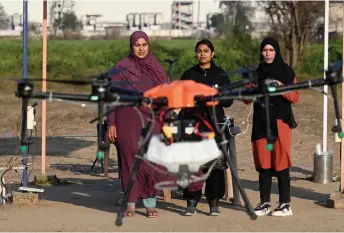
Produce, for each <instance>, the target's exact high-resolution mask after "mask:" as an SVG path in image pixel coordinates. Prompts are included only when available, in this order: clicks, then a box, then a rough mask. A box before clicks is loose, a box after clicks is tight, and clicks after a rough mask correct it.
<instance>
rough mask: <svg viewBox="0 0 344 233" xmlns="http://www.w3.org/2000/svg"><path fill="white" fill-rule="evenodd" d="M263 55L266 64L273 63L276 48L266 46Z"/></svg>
mask: <svg viewBox="0 0 344 233" xmlns="http://www.w3.org/2000/svg"><path fill="white" fill-rule="evenodd" d="M262 55H263V57H264V61H265V62H266V63H272V62H273V61H274V59H275V56H276V51H275V49H274V47H272V46H271V45H269V44H267V45H265V47H264V48H263V50H262Z"/></svg>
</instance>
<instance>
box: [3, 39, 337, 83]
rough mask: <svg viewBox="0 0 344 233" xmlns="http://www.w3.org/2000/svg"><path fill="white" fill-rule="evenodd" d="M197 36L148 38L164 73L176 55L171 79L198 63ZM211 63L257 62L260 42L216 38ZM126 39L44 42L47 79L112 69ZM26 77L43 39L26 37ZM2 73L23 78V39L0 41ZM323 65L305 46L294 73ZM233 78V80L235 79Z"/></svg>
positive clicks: (318, 50) (38, 61)
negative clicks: (27, 43)
mask: <svg viewBox="0 0 344 233" xmlns="http://www.w3.org/2000/svg"><path fill="white" fill-rule="evenodd" d="M195 42H196V41H195V40H191V39H190V40H171V41H169V40H156V41H153V42H152V45H151V49H152V51H153V54H154V55H155V56H156V57H157V58H158V59H159V60H160V61H162V63H163V65H164V67H165V69H166V71H167V70H168V66H167V64H166V63H165V62H163V59H165V58H167V57H170V56H174V57H178V58H179V61H178V62H177V63H176V64H175V69H174V79H178V78H179V77H180V75H181V74H182V73H183V71H185V70H186V69H187V68H189V67H190V66H191V65H192V64H194V63H195V62H196V60H195V58H194V51H193V50H194V45H195ZM213 42H214V45H215V50H216V56H217V58H216V60H215V62H216V63H217V64H218V65H220V66H221V67H222V68H223V69H224V70H226V71H230V70H232V69H235V68H238V67H240V66H242V65H247V64H252V63H257V62H258V58H259V52H258V50H259V41H255V40H251V39H250V38H246V37H245V38H243V37H241V38H230V39H223V40H220V39H217V40H214V41H213ZM128 43H129V42H128V41H127V40H117V41H111V40H88V41H85V40H84V41H81V40H75V41H70V40H49V41H48V78H49V79H54V78H66V79H81V78H84V77H86V76H88V75H93V74H97V73H100V72H103V71H106V70H107V69H109V68H111V67H112V66H113V65H114V64H115V63H116V62H117V61H119V60H120V59H123V58H124V57H126V56H127V55H128V52H129V45H128ZM341 53H342V42H341V41H340V40H337V41H332V42H331V44H330V52H329V60H330V62H332V61H335V60H336V59H338V58H339V59H341ZM28 57H29V62H28V72H29V77H30V78H31V77H37V78H39V77H41V74H42V41H41V40H30V41H29V56H28ZM0 58H1V62H0V73H1V75H0V77H2V78H7V77H17V78H20V77H22V62H23V60H22V41H21V40H6V39H3V40H0ZM322 68H323V45H322V44H313V45H310V46H309V47H307V49H306V52H305V54H304V56H303V57H302V59H301V62H300V64H299V65H298V66H297V67H295V70H296V72H297V74H298V75H302V76H308V77H309V76H314V75H319V74H321V72H320V71H321V69H322ZM234 79H235V78H234Z"/></svg>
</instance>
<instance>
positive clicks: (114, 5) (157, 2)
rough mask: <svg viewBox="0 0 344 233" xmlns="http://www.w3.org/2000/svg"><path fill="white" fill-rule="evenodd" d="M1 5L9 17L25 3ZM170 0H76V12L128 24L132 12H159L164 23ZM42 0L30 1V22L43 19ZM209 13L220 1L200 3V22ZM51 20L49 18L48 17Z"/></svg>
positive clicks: (9, 0) (168, 15)
mask: <svg viewBox="0 0 344 233" xmlns="http://www.w3.org/2000/svg"><path fill="white" fill-rule="evenodd" d="M193 2H194V19H195V21H196V19H197V8H198V1H193ZM0 3H1V4H2V5H3V6H4V8H5V11H6V13H7V14H8V15H12V14H14V13H20V14H22V12H23V1H20V0H19V1H18V0H2V1H0ZM171 4H172V1H170V0H148V1H144V0H135V1H131V0H126V1H124V0H93V1H90V0H75V6H74V9H75V12H76V15H77V17H78V18H80V17H81V16H82V15H85V14H102V15H103V17H102V20H101V21H112V22H126V14H128V13H130V12H142V13H144V12H159V13H162V14H163V21H164V22H169V21H170V18H171ZM48 6H49V1H48ZM42 11H43V4H42V0H29V3H28V19H29V22H41V20H42V17H43V13H42ZM209 12H219V1H218V0H201V1H200V21H201V22H202V21H203V22H204V21H205V20H206V15H207V14H208V13H209ZM48 15H49V12H48ZM48 18H49V16H48Z"/></svg>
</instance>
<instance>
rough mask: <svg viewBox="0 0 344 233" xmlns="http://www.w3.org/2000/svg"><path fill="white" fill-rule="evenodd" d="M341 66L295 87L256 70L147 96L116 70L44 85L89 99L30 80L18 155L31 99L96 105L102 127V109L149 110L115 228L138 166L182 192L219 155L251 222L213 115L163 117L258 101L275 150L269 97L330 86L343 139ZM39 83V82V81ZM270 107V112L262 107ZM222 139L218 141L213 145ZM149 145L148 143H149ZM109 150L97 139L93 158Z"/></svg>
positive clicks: (22, 91)
mask: <svg viewBox="0 0 344 233" xmlns="http://www.w3.org/2000/svg"><path fill="white" fill-rule="evenodd" d="M341 66H342V64H341V63H340V64H339V63H336V64H334V65H332V66H330V67H329V69H328V70H327V71H326V78H325V79H324V78H320V79H312V80H308V81H304V82H299V83H297V84H291V85H284V86H276V85H275V83H274V82H273V80H271V79H268V78H266V77H263V76H260V75H259V74H258V73H257V72H255V70H250V69H247V68H244V69H239V70H236V71H234V72H232V73H233V74H234V73H239V74H243V75H244V77H245V78H243V79H241V80H239V81H237V82H234V83H232V84H230V85H227V86H222V87H219V88H214V87H209V86H207V85H204V84H200V83H196V82H194V81H191V80H185V81H180V80H178V81H173V82H171V83H166V84H161V85H159V86H156V87H154V88H151V89H149V90H147V91H145V92H138V91H134V90H129V89H125V88H121V87H119V85H120V83H114V82H111V77H112V76H113V75H116V74H118V73H119V72H121V70H120V69H119V68H113V69H111V70H110V71H109V72H106V73H103V74H101V75H99V76H96V77H93V79H94V80H92V81H89V80H86V81H66V80H47V81H49V82H60V83H69V84H75V85H91V87H92V89H91V93H90V94H88V95H87V94H67V93H52V92H34V89H33V88H34V87H33V84H32V83H31V81H37V80H30V79H22V80H20V81H19V82H18V86H17V90H16V93H15V95H16V96H17V97H20V98H22V119H23V121H22V129H21V147H20V151H21V152H22V153H24V152H25V151H26V150H27V146H28V145H29V144H30V142H29V141H28V140H27V136H26V124H27V122H26V121H27V119H26V114H27V106H28V102H29V99H30V98H36V99H55V98H58V99H64V100H72V101H83V102H85V101H87V102H93V103H97V104H98V117H97V118H96V119H94V120H92V121H91V123H93V122H95V121H97V122H98V126H99V127H101V125H102V123H103V117H104V116H106V115H107V114H109V113H110V112H111V111H112V110H113V109H111V110H110V111H107V112H104V105H105V104H111V106H132V107H148V108H149V109H150V112H151V116H150V120H149V121H148V123H147V124H146V125H145V126H143V130H142V133H141V139H140V142H139V149H138V152H137V154H136V159H135V164H134V167H133V170H132V173H131V177H130V181H129V184H128V187H127V190H124V198H123V202H122V206H121V208H120V211H119V212H118V214H117V218H116V221H115V223H116V225H117V226H121V225H122V223H123V217H124V211H125V209H126V206H127V202H128V198H129V193H130V192H131V190H132V187H133V184H134V182H135V179H136V175H137V172H138V168H139V165H140V162H141V160H146V161H147V162H150V163H152V165H153V167H154V164H156V165H158V166H162V167H163V168H164V169H165V170H164V171H161V170H160V171H161V172H164V173H165V174H168V175H170V177H173V180H166V181H162V182H159V183H157V184H156V185H155V188H156V189H164V188H178V187H182V188H186V187H188V186H189V185H190V184H192V183H195V182H200V181H204V180H206V179H207V177H208V176H209V174H210V170H211V168H212V167H211V168H210V169H209V172H208V173H207V174H203V175H201V176H196V175H195V173H197V172H198V171H199V169H200V166H201V165H203V164H206V163H208V162H211V161H213V165H214V164H215V163H216V161H217V160H218V159H220V158H221V156H222V155H224V156H225V158H226V160H227V163H228V165H229V167H230V168H231V169H230V170H231V173H232V177H233V180H234V182H235V184H236V185H237V186H238V188H239V191H240V193H241V195H242V198H243V200H244V202H245V207H246V209H247V213H248V214H249V216H250V218H251V219H252V220H255V219H256V218H257V216H256V214H255V213H254V210H253V208H252V206H251V204H250V201H249V199H248V197H247V195H246V193H245V190H244V189H243V187H242V186H241V185H240V181H239V177H238V174H237V172H236V170H235V169H232V168H233V164H232V163H233V162H232V160H231V156H230V154H229V153H228V152H227V149H226V144H227V139H226V136H225V133H224V130H223V128H222V129H221V128H220V127H219V124H218V119H216V114H213V116H214V119H212V120H210V119H205V118H203V117H202V116H201V115H200V114H195V117H194V118H192V119H180V118H176V119H171V118H169V117H167V115H168V113H169V112H171V111H172V110H175V109H183V110H188V109H192V108H193V107H197V106H203V107H205V109H207V111H211V109H213V111H215V108H214V106H216V105H217V104H219V102H220V101H221V100H226V99H234V100H247V99H251V100H254V99H256V98H259V99H260V98H262V99H263V101H264V106H265V109H266V112H265V113H266V119H267V122H266V130H267V141H268V145H267V148H266V149H267V150H272V149H273V144H274V140H275V135H272V132H271V129H270V125H269V122H270V121H269V116H270V115H269V108H270V105H269V97H270V96H275V95H281V94H283V93H287V92H291V91H295V90H299V89H306V88H313V87H320V86H324V85H329V86H330V87H331V91H332V96H333V99H334V103H333V104H334V108H335V114H336V124H335V126H334V127H333V128H332V131H333V132H335V133H338V136H339V137H340V138H342V137H343V133H342V128H341V116H340V113H339V106H338V100H337V93H336V85H337V84H339V83H341V82H342V81H343V78H342V74H341V70H340V69H341ZM39 81H41V80H39ZM252 82H256V83H259V85H257V86H255V87H252V88H241V89H237V88H239V87H241V86H244V85H245V84H248V83H252ZM266 106H269V107H266ZM156 121H158V122H159V123H161V125H162V129H161V132H160V134H157V135H154V134H153V135H152V133H151V130H152V129H153V127H154V124H155V122H156ZM200 123H202V124H204V125H205V126H206V128H207V130H203V131H202V130H199V124H200ZM215 137H216V138H220V140H215ZM149 139H150V140H149ZM108 146H109V145H106V143H105V142H104V141H103V140H102V137H98V150H97V154H98V155H101V154H103V153H104V150H105V149H107V147H108Z"/></svg>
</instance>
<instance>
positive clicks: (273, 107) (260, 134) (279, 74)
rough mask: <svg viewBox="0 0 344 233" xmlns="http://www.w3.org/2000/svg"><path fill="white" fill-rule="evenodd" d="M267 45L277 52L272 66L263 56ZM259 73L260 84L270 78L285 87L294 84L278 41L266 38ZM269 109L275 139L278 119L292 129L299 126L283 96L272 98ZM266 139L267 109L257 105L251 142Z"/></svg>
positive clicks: (263, 42) (261, 48) (289, 104)
mask: <svg viewBox="0 0 344 233" xmlns="http://www.w3.org/2000/svg"><path fill="white" fill-rule="evenodd" d="M266 45H271V46H272V47H273V48H274V49H275V52H276V55H275V58H274V60H273V62H272V63H270V64H268V63H266V62H264V57H263V55H262V51H263V49H264V47H265V46H266ZM257 71H258V73H259V74H260V79H261V80H260V81H259V82H258V83H261V81H263V80H264V79H266V78H269V79H275V80H278V81H280V82H281V83H283V84H284V85H290V84H293V82H294V78H295V73H294V71H293V69H292V68H291V67H290V66H289V65H287V64H286V63H285V62H284V60H283V58H282V55H281V51H280V47H279V43H278V41H277V40H276V39H274V38H272V37H267V38H265V39H264V40H263V41H262V43H261V45H260V65H259V66H258V68H257ZM259 102H264V99H263V98H261V100H260V101H259ZM269 108H270V126H271V132H272V134H273V135H272V136H273V137H274V138H277V137H278V128H277V119H280V120H282V121H283V122H285V123H286V124H288V125H289V127H290V128H296V126H297V125H296V122H295V119H294V114H293V111H292V108H291V103H290V102H289V101H288V100H287V99H285V98H284V97H283V96H281V95H279V96H271V97H270V106H269ZM266 137H267V135H266V114H265V108H264V107H263V106H261V105H260V104H259V103H255V104H254V114H253V128H252V135H251V140H252V141H256V140H258V139H261V138H266Z"/></svg>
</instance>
